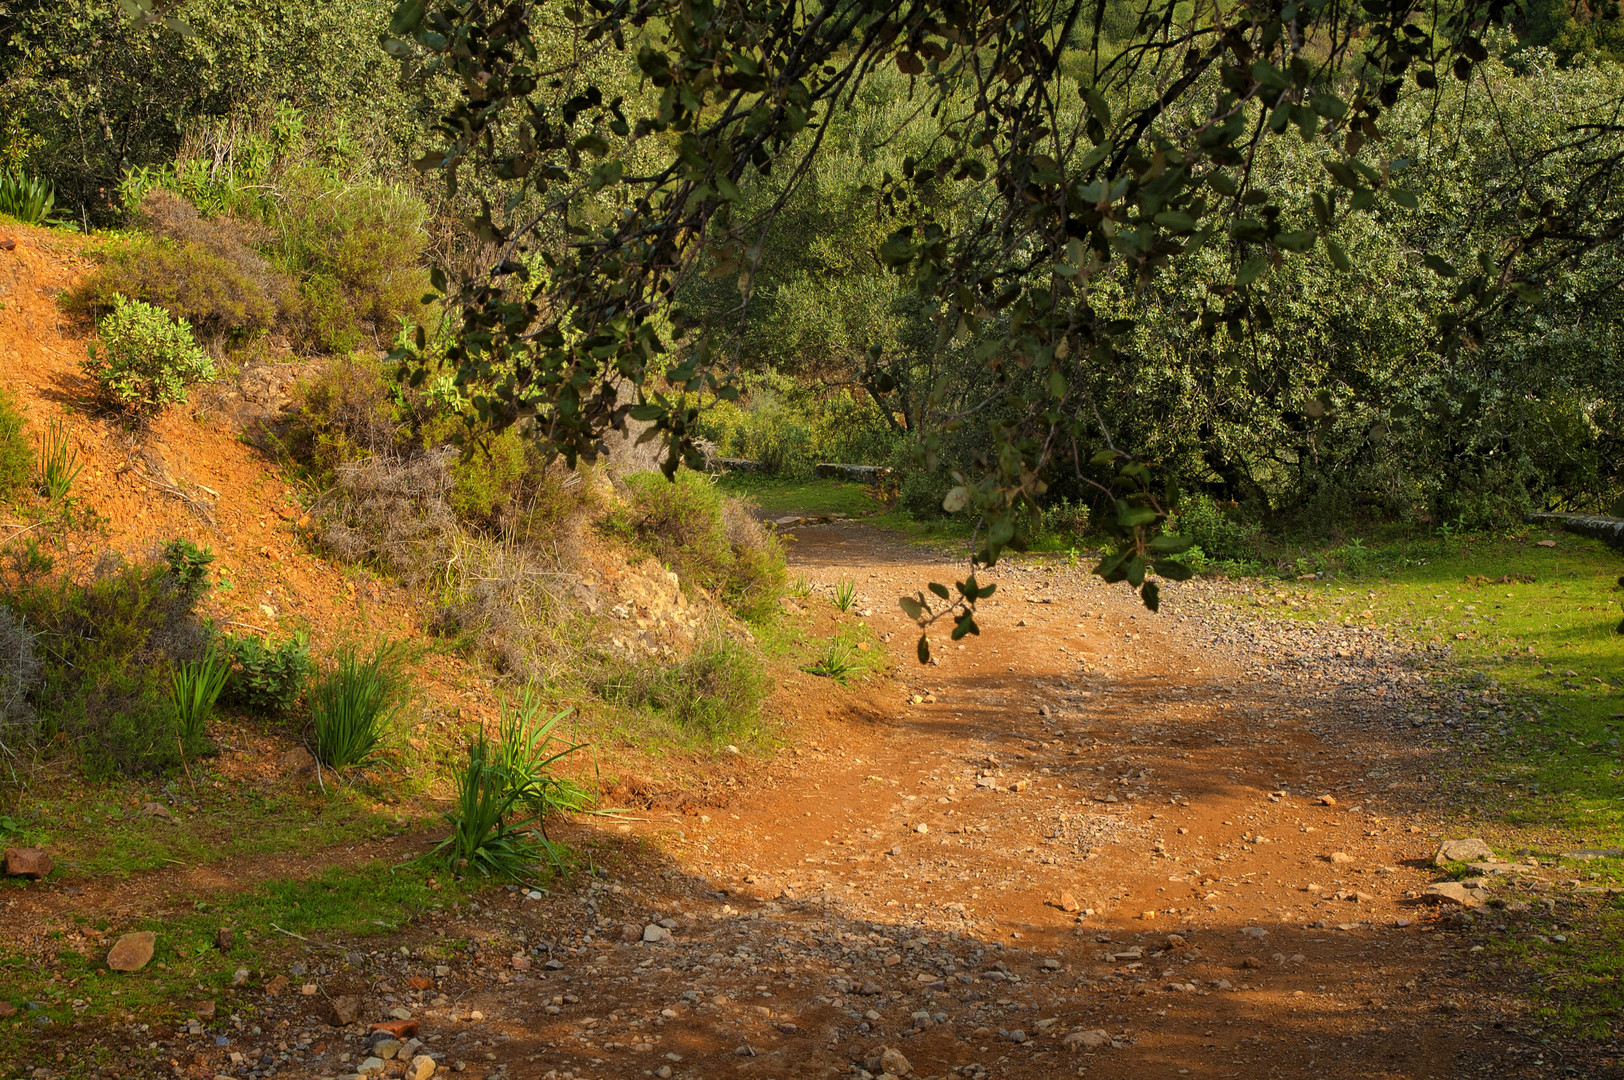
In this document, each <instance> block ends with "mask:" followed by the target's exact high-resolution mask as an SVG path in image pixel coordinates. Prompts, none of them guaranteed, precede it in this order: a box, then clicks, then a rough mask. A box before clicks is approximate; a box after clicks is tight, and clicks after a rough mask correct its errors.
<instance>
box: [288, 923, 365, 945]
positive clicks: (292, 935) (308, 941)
mask: <svg viewBox="0 0 1624 1080" xmlns="http://www.w3.org/2000/svg"><path fill="white" fill-rule="evenodd" d="M271 929H272V930H275V931H276V932H277V933H278V934H286V935H287V936H288V937H290V938H298V939H299V940H300V941H302V942H304V943H305V944H307V945H319V946H321V947H322V948H323V949H332V950H333V951H334V952H347V951H348V950H346V949H345V948H344V946H342V945H334V944H333V943H332V942H330V941H318V940H317V939H315V938H307V937H305V936H304V935H303V934H295V933H294V932H293V931H292V930H284V929H282V928H281V927H280V926H278V925H276V924H275V923H272V924H271Z"/></svg>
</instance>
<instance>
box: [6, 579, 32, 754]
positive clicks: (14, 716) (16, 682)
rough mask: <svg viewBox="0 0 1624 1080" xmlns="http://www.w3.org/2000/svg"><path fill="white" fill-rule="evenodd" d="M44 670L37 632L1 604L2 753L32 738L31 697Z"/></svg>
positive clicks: (10, 751)
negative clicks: (37, 645) (36, 638)
mask: <svg viewBox="0 0 1624 1080" xmlns="http://www.w3.org/2000/svg"><path fill="white" fill-rule="evenodd" d="M41 673H42V667H41V664H40V659H39V650H38V649H37V648H36V647H35V642H34V635H33V633H32V632H30V631H29V629H28V627H27V625H25V624H24V622H23V620H22V618H21V617H20V616H19V615H18V614H17V613H16V612H14V611H12V610H11V608H9V607H7V606H6V605H5V604H0V757H4V758H10V757H13V756H15V755H16V753H17V752H18V751H19V750H21V749H22V748H23V746H24V744H25V743H26V742H27V740H28V732H27V725H29V724H30V723H31V722H32V721H33V719H34V708H33V706H32V705H31V704H30V702H29V699H30V696H31V695H32V694H33V693H34V691H35V689H36V688H38V686H39V682H40V677H41Z"/></svg>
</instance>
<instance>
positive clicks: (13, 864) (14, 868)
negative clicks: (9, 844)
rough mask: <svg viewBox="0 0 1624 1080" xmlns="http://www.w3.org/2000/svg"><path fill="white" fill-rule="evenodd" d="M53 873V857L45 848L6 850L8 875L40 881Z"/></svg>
mask: <svg viewBox="0 0 1624 1080" xmlns="http://www.w3.org/2000/svg"><path fill="white" fill-rule="evenodd" d="M50 872H51V857H50V856H49V855H47V854H45V849H44V848H37V847H32V848H27V847H14V848H6V873H7V874H10V875H11V876H12V877H25V878H32V879H33V880H35V881H38V880H39V879H40V878H42V877H44V876H45V875H46V874H49V873H50Z"/></svg>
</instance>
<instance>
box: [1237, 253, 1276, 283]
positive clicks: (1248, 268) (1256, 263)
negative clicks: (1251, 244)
mask: <svg viewBox="0 0 1624 1080" xmlns="http://www.w3.org/2000/svg"><path fill="white" fill-rule="evenodd" d="M1268 268H1269V260H1268V259H1250V260H1248V261H1247V262H1245V263H1243V264H1242V265H1241V272H1240V273H1238V274H1236V275H1235V287H1236V288H1244V287H1245V286H1247V285H1250V284H1252V282H1254V281H1256V280H1257V279H1258V275H1259V274H1261V273H1263V271H1265V270H1267V269H1268Z"/></svg>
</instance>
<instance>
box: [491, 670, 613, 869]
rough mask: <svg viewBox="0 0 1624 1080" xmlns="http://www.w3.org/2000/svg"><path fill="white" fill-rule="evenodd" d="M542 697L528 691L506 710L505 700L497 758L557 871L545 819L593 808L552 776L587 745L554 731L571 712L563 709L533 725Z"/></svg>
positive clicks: (575, 788) (570, 784) (588, 797)
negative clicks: (563, 762)
mask: <svg viewBox="0 0 1624 1080" xmlns="http://www.w3.org/2000/svg"><path fill="white" fill-rule="evenodd" d="M541 706H542V701H541V695H540V694H538V693H537V692H536V690H535V688H534V687H533V686H526V687H525V688H524V689H523V690H522V691H520V694H519V700H518V702H517V704H515V705H513V706H511V707H510V706H509V704H508V700H507V698H506V697H505V696H504V697H503V698H502V701H501V719H500V720H499V721H498V724H497V731H498V734H499V735H500V738H501V740H502V741H501V743H500V745H499V746H498V747H497V750H496V753H497V755H498V758H499V760H500V762H501V764H502V768H503V770H504V771H505V772H506V773H507V778H508V787H509V789H510V790H512V791H513V792H515V793H516V794H517V796H518V798H519V801H521V802H522V803H523V804H524V806H525V808H526V809H527V810H528V811H529V813H530V815H531V816H532V817H533V818H534V820H535V824H536V828H537V829H539V830H540V832H541V840H540V845H541V847H542V849H543V850H544V851H545V852H546V854H547V856H548V858H549V859H551V860H552V862H553V864H554V865H555V866H557V867H558V868H559V869H562V868H563V860H562V859H561V858H560V857H559V852H558V851H557V849H556V848H555V847H554V845H553V842H552V840H551V838H550V837H548V835H547V818H548V817H550V816H551V815H553V814H557V813H568V814H578V813H584V812H586V811H589V810H591V809H592V806H593V803H594V799H593V797H592V793H591V792H589V791H587V790H586V789H585V788H583V787H582V786H581V785H580V784H578V783H576V782H575V781H574V780H572V779H570V778H569V777H567V776H555V775H553V772H552V768H553V765H555V764H556V763H557V762H559V761H561V760H563V759H564V758H566V757H568V756H569V755H571V754H573V753H575V752H576V751H578V750H580V749H582V747H583V746H584V745H585V744H582V743H572V742H568V741H566V740H565V739H564V738H562V737H561V736H559V735H556V734H555V733H554V729H555V728H556V727H557V726H558V724H559V722H560V721H562V720H563V719H564V718H565V717H566V716H568V715H569V714H570V712H571V710H569V709H565V710H564V711H563V712H561V713H557V714H556V715H554V716H552V717H550V718H549V719H547V720H545V721H543V722H541V723H539V724H538V723H537V720H538V718H539V716H540V713H541Z"/></svg>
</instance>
